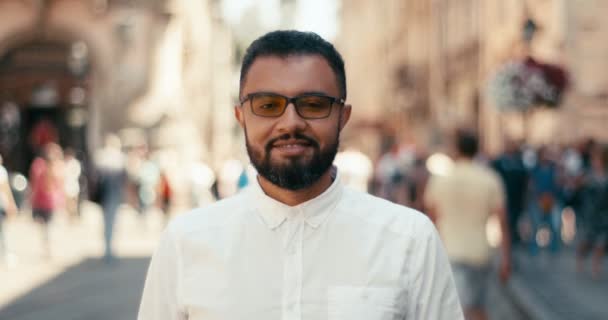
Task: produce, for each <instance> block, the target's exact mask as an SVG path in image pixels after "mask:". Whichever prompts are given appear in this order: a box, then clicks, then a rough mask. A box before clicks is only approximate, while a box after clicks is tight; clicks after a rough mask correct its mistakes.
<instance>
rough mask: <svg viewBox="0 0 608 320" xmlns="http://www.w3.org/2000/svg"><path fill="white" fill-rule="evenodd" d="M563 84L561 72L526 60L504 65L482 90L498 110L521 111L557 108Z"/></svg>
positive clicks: (548, 65) (532, 60)
mask: <svg viewBox="0 0 608 320" xmlns="http://www.w3.org/2000/svg"><path fill="white" fill-rule="evenodd" d="M567 85H568V79H567V74H566V72H565V71H564V69H562V68H561V67H559V66H555V65H550V64H542V63H538V62H536V61H535V60H534V59H532V58H530V57H528V58H526V59H524V60H523V61H511V62H508V63H506V64H504V65H503V66H502V67H501V68H500V69H499V70H498V71H497V72H496V74H495V75H494V76H493V77H492V78H491V80H490V81H489V83H488V87H487V89H486V91H487V96H488V99H489V100H490V101H491V102H492V103H493V104H494V105H495V106H496V107H498V109H499V110H501V111H507V112H508V111H520V112H523V111H526V110H529V109H531V108H533V107H537V106H549V107H557V106H559V104H560V102H561V98H562V96H563V93H564V92H565V90H566V87H567Z"/></svg>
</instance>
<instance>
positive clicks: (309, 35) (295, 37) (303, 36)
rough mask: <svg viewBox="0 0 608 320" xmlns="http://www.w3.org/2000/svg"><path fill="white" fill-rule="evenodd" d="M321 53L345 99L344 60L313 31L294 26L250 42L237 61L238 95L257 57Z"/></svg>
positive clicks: (284, 56) (329, 44)
mask: <svg viewBox="0 0 608 320" xmlns="http://www.w3.org/2000/svg"><path fill="white" fill-rule="evenodd" d="M315 54H318V55H320V56H322V57H323V58H324V59H325V60H327V63H328V64H329V66H330V67H331V69H332V70H333V71H334V74H335V75H336V81H337V82H338V83H337V84H338V90H340V95H341V97H340V98H342V99H346V73H345V71H344V60H342V56H341V55H340V53H339V52H338V50H336V48H335V47H334V46H333V45H332V44H331V43H329V42H328V41H326V40H325V39H323V38H321V36H319V35H318V34H316V33H314V32H302V31H296V30H277V31H272V32H269V33H267V34H265V35H263V36H261V37H259V38H257V39H256V40H255V41H253V42H252V43H251V45H250V46H249V48H247V51H245V56H244V57H243V64H242V65H241V77H240V84H239V96H240V95H241V93H242V90H243V86H244V84H245V79H246V78H247V74H248V73H249V69H250V68H251V65H252V64H253V62H254V61H255V59H256V58H258V57H263V56H278V57H283V58H286V57H288V56H291V55H315Z"/></svg>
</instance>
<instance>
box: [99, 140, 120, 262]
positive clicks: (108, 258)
mask: <svg viewBox="0 0 608 320" xmlns="http://www.w3.org/2000/svg"><path fill="white" fill-rule="evenodd" d="M95 166H96V175H97V176H96V181H95V188H97V189H96V190H95V192H96V193H97V195H96V198H98V199H97V200H98V201H99V204H100V205H101V209H102V212H103V239H104V257H103V260H104V262H106V263H113V262H114V260H115V256H114V250H113V247H112V244H113V239H114V224H115V221H116V215H117V214H118V207H119V206H120V204H121V203H122V201H123V197H122V196H123V190H124V185H125V181H126V176H127V172H126V169H125V156H124V154H123V153H122V142H121V141H120V138H119V137H118V136H117V135H115V134H108V135H107V136H106V137H105V141H104V146H103V148H101V149H99V150H98V151H97V152H96V154H95Z"/></svg>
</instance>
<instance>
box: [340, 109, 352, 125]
mask: <svg viewBox="0 0 608 320" xmlns="http://www.w3.org/2000/svg"><path fill="white" fill-rule="evenodd" d="M351 110H352V107H351V105H350V104H345V105H344V107H342V110H341V112H342V114H341V115H340V131H342V129H344V126H345V125H346V123H348V120H349V119H350V112H351Z"/></svg>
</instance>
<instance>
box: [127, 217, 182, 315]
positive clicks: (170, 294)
mask: <svg viewBox="0 0 608 320" xmlns="http://www.w3.org/2000/svg"><path fill="white" fill-rule="evenodd" d="M180 263H181V259H180V255H179V251H178V244H177V241H176V240H175V237H174V236H173V235H172V234H171V232H170V229H169V228H167V230H165V232H164V233H163V236H162V237H161V240H160V243H159V245H158V248H157V249H156V252H155V253H154V255H153V256H152V261H151V262H150V267H149V268H148V274H147V276H146V282H145V285H144V291H143V294H142V299H141V303H140V306H139V314H138V316H137V319H138V320H186V319H187V316H186V313H185V312H184V310H180V304H179V288H180V284H179V279H180V274H179V273H180V269H181V267H180Z"/></svg>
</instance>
